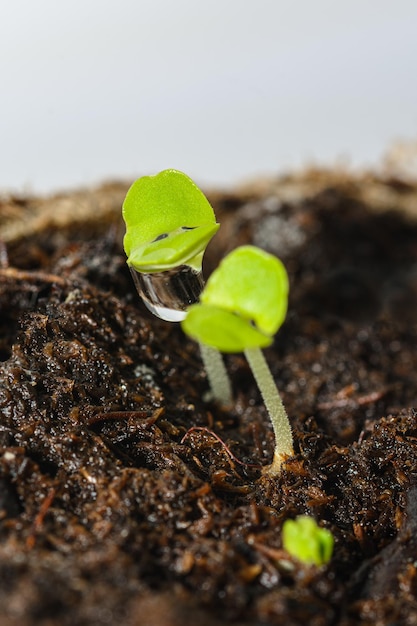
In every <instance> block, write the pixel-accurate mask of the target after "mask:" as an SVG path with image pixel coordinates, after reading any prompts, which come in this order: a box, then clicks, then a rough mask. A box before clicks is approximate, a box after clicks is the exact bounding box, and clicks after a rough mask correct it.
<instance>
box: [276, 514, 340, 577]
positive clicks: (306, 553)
mask: <svg viewBox="0 0 417 626" xmlns="http://www.w3.org/2000/svg"><path fill="white" fill-rule="evenodd" d="M333 544H334V539H333V535H332V533H331V532H330V530H327V529H326V528H321V527H320V526H318V524H317V523H316V521H315V520H314V519H313V518H312V517H309V516H308V515H300V516H298V517H297V518H296V519H295V520H292V519H288V520H285V522H284V524H283V527H282V545H283V547H284V549H285V550H286V551H287V552H288V554H290V555H291V556H293V557H295V558H296V559H298V560H299V561H301V562H302V563H305V564H306V565H325V564H326V563H328V562H329V561H330V559H331V556H332V553H333Z"/></svg>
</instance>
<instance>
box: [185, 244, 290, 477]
mask: <svg viewBox="0 0 417 626" xmlns="http://www.w3.org/2000/svg"><path fill="white" fill-rule="evenodd" d="M287 304H288V276H287V272H286V270H285V267H284V266H283V264H282V263H281V261H280V260H279V259H277V258H276V257H275V256H273V255H272V254H269V253H267V252H264V251H263V250H260V249H259V248H256V247H255V246H241V247H240V248H236V250H233V251H232V252H231V253H230V254H229V255H228V256H226V257H225V258H224V259H223V261H222V262H221V263H220V265H219V267H218V268H217V269H216V270H215V271H214V272H213V274H212V275H211V276H210V278H209V279H208V281H207V284H206V287H205V289H204V291H203V293H202V294H201V297H200V303H199V304H195V305H193V306H191V307H190V309H189V311H188V315H187V317H186V318H185V319H184V320H183V321H182V327H183V330H184V331H185V332H186V333H187V334H188V335H190V336H191V337H193V338H194V339H197V340H198V341H200V342H201V343H202V344H205V345H208V346H211V347H212V348H216V349H217V350H220V351H221V352H244V353H245V356H246V358H247V360H248V362H249V365H250V367H251V369H252V371H253V374H254V377H255V380H256V382H257V384H258V387H259V389H260V391H261V394H262V397H263V399H264V402H265V405H266V408H267V410H268V413H269V416H270V419H271V422H272V426H273V429H274V434H275V452H274V459H273V462H272V465H271V466H270V467H269V468H268V473H269V474H270V475H276V474H279V473H280V468H281V465H282V462H283V461H284V460H285V459H286V458H288V457H289V456H291V455H292V454H293V453H294V451H293V440H292V433H291V426H290V423H289V420H288V416H287V413H286V411H285V408H284V405H283V403H282V400H281V398H280V395H279V393H278V390H277V387H276V385H275V382H274V379H273V378H272V375H271V372H270V370H269V368H268V365H267V363H266V361H265V358H264V356H263V354H262V352H261V350H260V348H265V347H266V346H269V345H270V344H271V343H272V341H273V337H274V334H275V333H276V332H277V330H278V329H279V327H280V326H281V325H282V323H283V322H284V319H285V315H286V312H287Z"/></svg>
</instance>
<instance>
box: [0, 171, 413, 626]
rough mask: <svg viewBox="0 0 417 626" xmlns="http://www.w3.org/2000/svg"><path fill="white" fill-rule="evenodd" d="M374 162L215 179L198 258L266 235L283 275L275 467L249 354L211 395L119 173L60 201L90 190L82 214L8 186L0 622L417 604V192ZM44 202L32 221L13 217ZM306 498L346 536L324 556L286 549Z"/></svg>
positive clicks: (243, 618)
mask: <svg viewBox="0 0 417 626" xmlns="http://www.w3.org/2000/svg"><path fill="white" fill-rule="evenodd" d="M326 181H327V182H326ZM359 182H360V181H359ZM359 182H358V180H356V179H354V178H353V177H352V178H351V179H348V178H347V177H346V176H345V177H339V178H338V177H337V176H335V175H333V174H332V173H328V176H327V178H326V176H325V175H324V174H323V173H317V175H316V178H314V176H313V175H312V174H311V173H310V174H308V175H306V177H305V179H303V180H293V181H290V180H289V179H282V180H281V181H270V182H269V183H268V182H266V181H265V182H264V183H263V184H262V185H259V186H253V187H252V188H247V189H246V190H241V191H238V192H236V193H234V194H233V193H229V194H223V195H222V194H213V195H212V199H213V203H214V205H215V209H216V213H217V215H218V218H219V221H220V222H221V223H222V229H220V231H219V234H218V236H216V238H215V241H214V242H213V243H212V244H211V245H210V247H209V250H208V256H207V261H206V272H207V271H210V269H212V268H213V267H214V266H215V265H216V264H217V263H218V261H219V259H220V258H221V257H222V256H223V255H224V254H225V253H226V252H227V251H228V250H230V249H231V248H234V247H236V246H237V245H240V244H243V243H254V242H255V243H257V245H262V246H263V247H264V248H266V249H268V250H269V251H270V252H273V253H274V254H277V255H278V256H280V257H281V258H282V259H283V261H284V263H285V264H286V266H287V268H288V271H289V275H290V282H291V292H290V306H289V312H288V317H287V320H286V322H285V324H284V326H283V328H282V329H281V330H280V332H279V333H278V335H277V337H276V339H275V341H274V344H273V346H272V347H271V348H269V349H267V350H266V351H265V355H266V358H267V360H268V362H269V364H270V366H271V370H272V373H273V375H274V378H275V380H276V381H277V386H278V388H279V389H280V392H281V394H282V397H283V400H284V403H285V406H286V408H287V411H288V413H289V415H290V417H291V422H292V426H293V433H294V440H295V455H294V457H293V458H291V459H289V461H288V462H287V463H286V465H285V466H284V469H283V472H282V475H281V476H279V478H277V479H274V480H272V479H271V478H269V477H268V476H267V475H265V474H264V473H262V466H265V465H267V464H268V463H270V461H271V458H272V453H273V435H272V431H271V427H270V425H269V422H268V417H267V414H266V410H265V408H264V407H263V405H262V402H261V399H260V396H259V392H258V390H257V388H256V385H255V382H254V380H253V378H252V375H251V373H250V370H249V368H248V365H247V363H246V362H245V360H244V358H243V356H242V355H230V356H227V357H226V359H225V360H226V364H227V367H228V370H229V372H230V374H231V378H232V384H233V388H234V394H235V405H234V406H233V407H231V408H230V407H229V408H223V407H218V406H216V405H215V404H210V403H206V402H204V400H203V398H204V397H205V394H206V392H207V380H206V376H205V374H204V372H203V369H202V365H201V360H200V355H199V352H198V347H197V346H196V345H195V344H194V343H193V342H192V341H191V340H188V339H186V338H185V337H184V336H183V335H182V333H181V330H180V328H179V327H178V325H175V324H168V323H165V322H162V321H160V320H157V319H156V318H153V317H152V316H151V315H150V314H149V313H148V312H147V311H146V309H145V308H144V306H143V305H142V304H141V303H140V301H139V299H138V296H137V294H136V292H135V289H134V286H133V284H132V281H131V278H130V275H129V272H128V270H127V268H126V265H125V259H124V254H123V251H122V248H121V233H122V225H121V217H120V204H121V200H122V198H123V192H124V190H125V187H123V186H121V187H120V188H119V187H117V185H113V186H107V187H106V188H104V189H103V190H100V191H97V197H96V196H95V195H94V192H91V193H87V192H85V193H84V194H82V195H81V196H80V195H79V194H78V195H77V194H75V196H74V198H71V195H69V196H68V197H67V198H63V197H60V198H58V199H56V200H55V202H56V207H58V206H59V207H61V208H62V207H63V206H68V207H69V208H68V210H69V212H70V210H71V206H72V204H71V203H72V202H75V203H77V202H80V198H81V197H82V202H83V211H84V213H85V211H87V213H88V215H89V217H88V219H87V218H86V222H85V224H86V228H85V230H83V221H82V220H83V219H84V218H83V217H82V215H83V214H84V213H83V212H80V213H77V220H78V221H77V220H76V223H75V225H74V224H71V222H70V221H69V220H67V221H65V220H64V219H62V220H61V221H59V224H58V221H57V219H55V217H54V212H53V209H52V207H53V203H54V200H53V199H51V200H48V201H45V206H46V208H45V213H44V214H42V202H41V201H39V200H38V201H36V202H35V201H33V202H32V203H31V201H29V200H26V201H23V200H19V201H17V200H16V201H13V199H10V200H8V201H7V202H6V201H5V202H4V203H3V207H6V208H7V211H6V212H5V213H4V214H3V215H5V216H6V218H7V222H6V223H5V224H6V226H7V229H6V228H5V229H4V235H3V240H4V241H3V248H2V250H3V253H2V254H1V264H0V265H1V267H0V308H1V314H0V359H1V362H0V416H1V419H0V606H1V607H2V609H1V611H2V617H1V620H3V621H1V620H0V623H1V624H3V623H4V624H7V625H8V624H11V625H13V626H17V625H19V626H21V625H22V626H26V625H27V626H31V625H32V624H37V625H45V626H46V625H48V626H50V625H54V624H60V625H64V626H65V624H78V625H80V626H83V625H93V624H94V625H99V624H114V623H123V624H126V625H127V626H129V625H136V624H146V625H147V626H168V625H172V626H176V625H177V624H183V623H185V622H190V623H192V622H194V623H196V624H202V625H204V626H205V625H207V626H218V625H220V624H229V623H237V624H240V625H242V626H245V625H247V626H249V625H251V626H255V625H257V626H258V625H259V626H260V625H262V624H265V625H268V624H271V625H272V624H286V625H292V624H294V625H298V624H312V625H320V626H321V625H324V626H327V625H329V626H330V625H334V624H342V625H343V626H351V625H353V624H361V625H362V624H363V625H368V624H378V625H381V626H385V625H388V624H415V623H417V582H416V581H417V575H416V564H417V544H416V541H415V535H416V524H417V512H416V501H417V500H416V498H417V487H416V485H417V414H416V412H415V410H414V408H413V407H415V406H417V401H416V389H417V373H416V372H417V349H416V348H417V325H416V317H417V313H416V311H417V307H416V304H417V289H416V282H415V276H416V272H417V246H416V241H417V224H416V222H415V221H414V219H413V218H412V217H410V216H409V214H408V213H406V211H405V210H404V206H407V207H409V206H411V200H410V198H411V197H412V196H413V194H414V197H416V196H417V194H416V189H415V188H414V187H413V185H412V184H411V183H407V186H406V188H404V186H401V185H398V184H397V183H396V182H395V181H394V182H392V181H390V180H386V181H383V182H381V181H379V180H377V179H372V178H368V179H366V180H362V183H363V185H362V186H361V185H360V184H359ZM366 185H368V187H369V188H372V190H373V191H372V194H371V192H369V193H368V194H367V193H366V192H365V189H364V187H365V186H366ZM384 189H385V190H386V195H385V196H382V191H383V190H384ZM106 190H107V191H106ZM307 190H309V191H307ZM375 190H378V194H379V195H378V194H377V193H376V192H375ZM106 193H108V197H106V198H105V199H103V196H106ZM371 197H372V198H378V203H379V207H378V208H380V205H383V208H384V210H383V211H381V210H378V211H376V210H375V206H373V205H372V203H371V201H370V200H369V198H371ZM95 198H96V200H95ZM382 198H384V200H382ZM387 198H388V200H387ZM30 206H32V207H35V209H36V210H35V212H34V213H33V215H34V217H33V220H32V221H30V220H28V232H27V233H26V235H25V236H24V237H23V235H21V234H19V233H20V230H19V229H14V230H13V228H12V225H11V224H12V221H13V217H14V216H16V215H17V216H18V217H21V216H22V215H23V214H25V215H26V213H27V212H28V207H30ZM97 207H99V208H100V207H101V208H100V209H99V210H97V211H98V212H97V217H96V221H95V218H94V211H95V210H96V209H97ZM399 209H400V210H399ZM407 210H408V209H407ZM42 215H44V219H42ZM6 218H4V219H6ZM35 218H36V219H35ZM100 220H101V221H100ZM103 221H104V223H105V227H106V229H107V230H106V229H104V228H103ZM0 223H1V222H0ZM302 513H305V514H308V515H311V516H313V517H314V518H315V519H316V520H317V521H318V523H319V524H320V525H322V526H325V527H326V528H328V529H329V530H331V532H332V533H333V535H334V538H335V549H334V555H333V557H332V560H331V562H330V563H329V564H328V565H326V566H323V567H320V568H317V567H309V566H306V565H303V564H301V563H299V562H297V561H295V560H294V559H292V558H291V557H289V555H288V554H287V553H286V552H285V551H284V550H283V548H282V544H281V528H282V524H283V521H284V520H285V519H287V518H289V517H295V516H296V515H298V514H302ZM3 616H4V617H3Z"/></svg>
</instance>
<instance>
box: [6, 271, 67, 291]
mask: <svg viewBox="0 0 417 626" xmlns="http://www.w3.org/2000/svg"><path fill="white" fill-rule="evenodd" d="M0 278H5V279H9V280H20V281H26V282H29V283H31V282H43V283H50V284H54V283H56V284H57V285H59V286H60V287H65V286H67V285H68V280H67V279H65V278H61V276H57V275H56V274H49V273H47V272H41V271H27V270H19V269H17V268H16V267H0Z"/></svg>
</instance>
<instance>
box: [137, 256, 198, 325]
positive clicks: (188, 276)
mask: <svg viewBox="0 0 417 626" xmlns="http://www.w3.org/2000/svg"><path fill="white" fill-rule="evenodd" d="M130 271H131V273H132V276H133V280H134V282H135V285H136V289H137V290H138V293H139V295H140V297H141V298H142V300H143V301H144V303H145V305H146V307H147V308H148V309H149V310H150V311H151V313H153V314H154V315H156V316H157V317H160V318H161V319H163V320H165V321H167V322H181V320H183V319H184V318H185V316H186V310H187V309H188V307H189V306H191V305H192V304H195V303H196V302H197V301H198V299H199V297H200V294H201V292H202V291H203V288H204V279H203V274H202V272H201V270H200V271H196V270H195V269H193V268H192V267H189V266H188V265H180V267H177V268H175V269H173V270H167V271H165V272H154V273H152V274H143V273H141V272H137V271H136V270H135V269H133V268H132V267H131V268H130Z"/></svg>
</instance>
